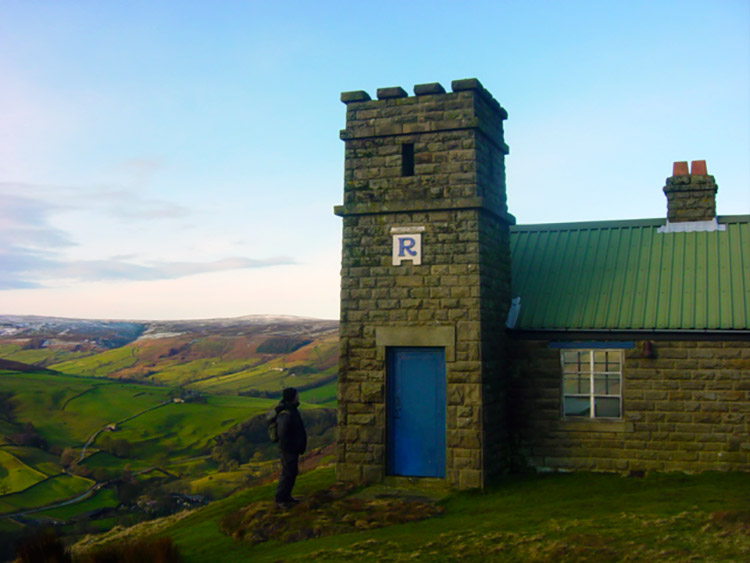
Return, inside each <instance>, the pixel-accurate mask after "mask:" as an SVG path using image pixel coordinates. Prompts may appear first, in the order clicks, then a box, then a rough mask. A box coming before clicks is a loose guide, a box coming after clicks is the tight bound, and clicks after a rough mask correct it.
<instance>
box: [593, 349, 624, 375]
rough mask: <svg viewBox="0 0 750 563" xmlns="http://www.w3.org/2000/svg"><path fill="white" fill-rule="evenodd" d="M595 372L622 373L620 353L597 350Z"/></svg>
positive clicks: (595, 353)
mask: <svg viewBox="0 0 750 563" xmlns="http://www.w3.org/2000/svg"><path fill="white" fill-rule="evenodd" d="M594 371H600V372H601V371H609V372H612V371H620V352H619V351H617V350H596V351H595V352H594Z"/></svg>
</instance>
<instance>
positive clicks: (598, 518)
mask: <svg viewBox="0 0 750 563" xmlns="http://www.w3.org/2000/svg"><path fill="white" fill-rule="evenodd" d="M333 481H334V476H333V472H332V470H331V469H322V470H315V471H311V472H309V473H303V474H302V475H301V476H300V478H299V479H298V484H297V487H296V488H295V494H298V495H300V496H304V495H306V494H310V492H312V491H315V490H319V489H322V488H326V487H328V486H329V485H330V484H332V483H333ZM273 490H274V484H273V483H270V484H267V485H263V486H259V487H254V488H250V489H245V490H241V491H239V492H238V493H236V494H234V495H232V496H231V497H228V498H226V499H223V500H220V501H216V502H214V503H211V504H210V505H208V506H206V507H203V508H200V509H197V510H195V511H193V512H191V513H189V515H187V516H186V517H184V518H182V519H180V520H179V521H176V519H175V520H169V519H167V520H164V521H156V522H153V523H149V524H147V525H144V527H143V528H142V529H140V530H139V533H142V534H148V533H158V534H159V535H169V536H170V537H172V539H173V540H174V541H175V542H176V543H177V545H178V546H179V547H180V550H181V552H182V553H183V555H184V556H185V561H186V562H187V563H199V562H217V563H219V562H229V561H249V560H252V561H259V562H262V561H279V560H284V561H289V560H292V561H295V560H299V561H310V560H316V561H317V560H325V561H351V560H358V561H409V560H418V561H457V560H466V561H517V562H523V561H545V562H550V563H551V562H557V561H591V562H594V561H596V562H609V561H612V562H614V561H623V560H629V561H643V562H646V561H674V562H676V561H684V560H688V559H691V558H693V559H695V560H700V561H746V560H749V559H750V535H748V534H747V526H748V525H750V515H749V514H748V506H750V474H741V473H704V474H700V475H693V476H687V475H684V474H654V475H649V476H647V477H645V478H628V477H621V476H619V475H614V474H592V473H573V474H554V475H546V476H512V477H508V478H506V479H504V480H503V481H502V482H499V483H497V484H496V485H494V486H492V487H489V488H488V489H487V490H486V491H484V492H480V491H469V492H457V493H452V494H450V495H449V496H448V497H447V498H446V499H445V500H443V501H441V504H442V506H443V507H444V509H445V513H444V514H443V515H442V516H439V517H436V518H432V519H429V520H424V521H421V522H414V523H409V524H403V525H395V526H390V527H386V528H380V529H375V530H367V531H361V532H355V533H349V534H344V535H339V536H329V537H323V538H318V539H313V540H307V541H302V542H297V543H291V544H279V543H278V542H267V543H265V544H260V545H258V546H255V547H252V546H249V545H245V544H241V543H237V542H235V541H234V540H232V539H231V538H229V537H227V536H225V535H224V534H222V533H221V532H220V530H219V522H220V520H221V518H222V517H223V516H224V515H225V514H227V513H229V512H232V511H235V510H237V509H239V508H241V507H243V506H246V505H247V504H249V503H251V502H254V501H258V500H269V499H270V498H272V495H273ZM743 511H744V512H743ZM742 514H744V515H745V516H742ZM722 515H726V516H722ZM733 515H734V516H733ZM342 516H343V515H342ZM733 518H739V526H742V525H743V522H744V526H745V532H744V533H743V532H742V531H741V528H737V527H736V526H737V524H733V523H732V519H733ZM743 518H744V520H743ZM733 526H735V527H733ZM691 560H692V559H691Z"/></svg>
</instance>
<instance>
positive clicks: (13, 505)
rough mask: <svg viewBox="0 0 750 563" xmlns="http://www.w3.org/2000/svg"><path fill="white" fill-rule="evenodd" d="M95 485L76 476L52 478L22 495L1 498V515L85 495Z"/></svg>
mask: <svg viewBox="0 0 750 563" xmlns="http://www.w3.org/2000/svg"><path fill="white" fill-rule="evenodd" d="M93 484H94V482H93V481H91V480H90V479H84V478H83V477H78V476H76V475H58V476H56V477H50V478H49V479H47V480H46V481H42V482H39V483H37V484H36V485H34V486H33V487H29V488H28V489H26V490H24V491H22V492H20V493H14V494H11V495H4V496H2V497H0V514H8V513H11V512H15V511H17V510H23V509H27V508H35V507H38V506H45V505H47V504H51V503H53V502H55V501H57V500H64V499H68V498H71V497H74V496H76V495H78V494H81V493H83V492H84V491H85V490H86V489H88V488H89V487H90V486H91V485H93Z"/></svg>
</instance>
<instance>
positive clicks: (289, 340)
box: [50, 331, 338, 399]
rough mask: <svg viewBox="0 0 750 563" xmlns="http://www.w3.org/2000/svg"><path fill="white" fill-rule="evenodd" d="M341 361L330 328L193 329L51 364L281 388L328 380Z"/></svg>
mask: <svg viewBox="0 0 750 563" xmlns="http://www.w3.org/2000/svg"><path fill="white" fill-rule="evenodd" d="M337 362H338V340H337V336H336V333H335V332H330V331H329V332H326V333H324V334H322V335H315V336H312V337H302V336H300V337H296V336H284V337H280V336H269V335H266V334H250V335H206V336H197V337H196V335H193V334H189V335H178V336H170V337H163V338H143V339H140V340H137V341H135V342H131V343H130V344H127V345H126V346H123V347H121V348H115V349H112V350H107V351H104V352H100V353H97V354H94V355H89V356H86V357H81V358H77V359H74V360H69V361H65V362H61V363H57V364H52V365H50V368H51V369H54V370H56V371H60V372H63V373H68V374H75V375H87V376H94V377H107V378H114V379H128V380H133V381H144V382H149V383H155V384H159V385H168V386H180V387H182V388H185V389H193V390H196V391H200V392H204V393H211V394H237V393H241V392H242V393H248V392H260V393H269V392H270V393H272V394H273V393H276V394H278V393H280V391H281V389H283V388H284V387H288V386H295V387H303V388H312V387H315V386H317V385H322V384H325V383H326V382H328V381H330V379H331V378H332V377H334V376H335V374H336V370H337ZM327 399H330V396H329V397H327Z"/></svg>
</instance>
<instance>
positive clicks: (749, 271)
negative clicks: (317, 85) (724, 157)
mask: <svg viewBox="0 0 750 563" xmlns="http://www.w3.org/2000/svg"><path fill="white" fill-rule="evenodd" d="M414 94H415V95H414V96H409V95H408V94H407V93H406V92H405V91H404V90H403V89H401V88H398V87H397V88H383V89H379V90H378V92H377V98H378V99H377V100H372V99H370V96H369V95H368V94H367V93H366V92H363V91H355V92H344V93H343V94H342V95H341V99H342V101H343V102H344V103H345V104H346V115H347V117H346V128H345V129H344V130H342V131H341V138H342V139H343V140H344V142H345V145H346V148H345V151H346V157H345V185H344V202H343V205H341V206H337V207H336V209H335V212H336V214H337V215H339V216H341V217H342V218H343V249H342V270H341V323H340V346H341V349H340V366H339V421H338V422H339V427H338V428H339V430H338V431H339V437H338V464H337V471H338V477H339V478H340V479H342V480H347V481H355V482H378V481H382V480H383V479H384V478H385V477H386V476H388V475H396V476H407V477H424V478H437V479H444V480H445V481H446V482H447V483H449V484H450V485H452V486H455V487H458V488H471V487H481V486H484V484H485V483H486V482H487V481H488V479H491V478H492V477H493V476H495V475H497V474H499V473H501V472H504V471H507V470H509V469H512V468H513V467H516V466H533V467H536V468H540V469H541V468H545V469H572V468H586V469H593V470H618V471H642V470H671V469H684V470H703V469H709V468H713V469H739V470H750V438H748V436H749V435H750V342H749V341H750V330H749V329H748V327H749V326H750V323H749V322H748V321H749V320H750V296H749V295H748V291H750V218H748V217H720V218H718V219H717V218H716V217H715V194H716V184H715V182H714V179H713V177H712V176H709V175H708V173H707V171H706V167H705V163H704V162H703V161H695V162H693V168H692V170H691V173H688V171H687V164H686V163H676V164H675V169H674V175H673V176H672V177H671V178H668V179H667V185H666V186H665V188H664V191H665V193H666V195H667V198H668V217H667V220H666V221H665V220H664V219H660V220H657V219H654V220H639V221H608V222H598V223H577V224H575V223H573V224H557V225H527V226H516V225H514V223H515V220H514V218H513V216H512V215H510V214H509V213H508V211H507V207H506V198H505V165H504V163H505V156H506V155H507V154H508V147H507V145H506V144H505V142H504V138H503V121H504V120H505V119H506V118H507V113H506V112H505V110H504V109H503V108H502V107H501V106H500V105H499V104H498V103H497V101H495V99H494V98H493V97H492V96H491V95H490V94H489V93H488V92H487V91H486V90H485V89H484V88H483V87H482V85H481V84H480V83H479V81H477V80H476V79H467V80H457V81H454V82H453V83H452V92H446V91H445V89H444V88H443V87H442V86H441V85H440V84H437V83H432V84H420V85H417V86H415V87H414Z"/></svg>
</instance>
